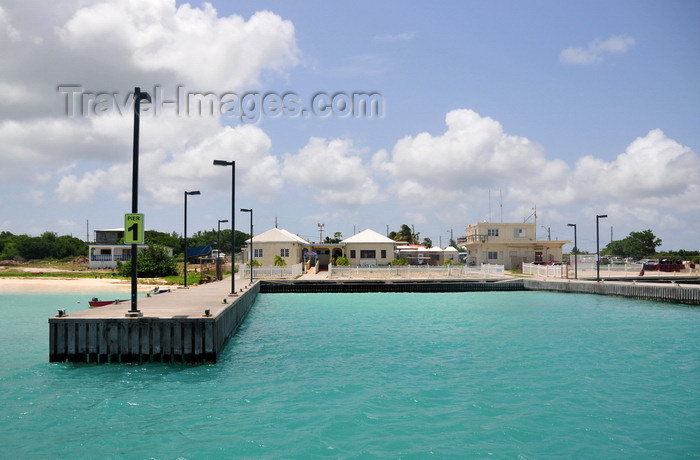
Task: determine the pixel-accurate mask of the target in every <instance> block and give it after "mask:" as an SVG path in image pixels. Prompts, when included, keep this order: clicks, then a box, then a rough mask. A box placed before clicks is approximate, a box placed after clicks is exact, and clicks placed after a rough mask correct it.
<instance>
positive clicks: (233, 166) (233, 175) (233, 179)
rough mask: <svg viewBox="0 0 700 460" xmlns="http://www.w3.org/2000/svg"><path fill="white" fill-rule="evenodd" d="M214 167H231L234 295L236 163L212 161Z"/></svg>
mask: <svg viewBox="0 0 700 460" xmlns="http://www.w3.org/2000/svg"><path fill="white" fill-rule="evenodd" d="M214 165H215V166H231V293H230V294H229V295H236V284H235V283H236V280H235V279H234V278H235V277H236V271H235V269H234V268H235V266H234V263H235V259H236V162H235V161H225V160H214Z"/></svg>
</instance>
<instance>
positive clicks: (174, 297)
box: [69, 278, 250, 319]
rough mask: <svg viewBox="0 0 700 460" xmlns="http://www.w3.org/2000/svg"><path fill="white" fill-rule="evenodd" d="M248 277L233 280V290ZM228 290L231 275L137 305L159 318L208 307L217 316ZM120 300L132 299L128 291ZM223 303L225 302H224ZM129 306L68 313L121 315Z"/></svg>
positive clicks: (200, 311) (74, 315)
mask: <svg viewBox="0 0 700 460" xmlns="http://www.w3.org/2000/svg"><path fill="white" fill-rule="evenodd" d="M249 285H250V280H247V279H246V280H240V279H236V280H235V288H236V293H237V294H238V293H240V292H241V289H243V290H244V291H245V290H246V289H247V288H248V287H249ZM230 292H231V278H225V279H223V280H222V281H215V282H213V283H207V284H200V285H194V286H189V287H188V288H187V289H185V288H175V289H173V290H171V291H170V292H165V293H163V294H158V295H154V296H151V297H139V298H138V302H137V308H138V310H139V311H140V312H141V313H142V315H143V316H144V317H158V318H176V317H179V318H182V317H201V316H202V315H203V314H204V310H205V309H206V308H208V309H209V310H210V313H211V314H212V315H213V316H216V315H218V314H219V313H220V312H221V311H222V310H223V309H224V308H226V307H227V306H228V305H229V304H230V303H231V301H232V300H234V299H235V297H233V296H229V294H230ZM121 298H122V299H131V297H130V294H129V293H127V294H125V295H124V296H122V297H121ZM224 302H226V303H224ZM130 309H131V300H129V301H127V302H120V303H118V304H112V305H106V306H104V307H96V308H90V309H89V310H82V311H78V312H72V313H69V316H70V317H71V318H86V319H89V318H124V317H125V314H126V312H128V311H129V310H130Z"/></svg>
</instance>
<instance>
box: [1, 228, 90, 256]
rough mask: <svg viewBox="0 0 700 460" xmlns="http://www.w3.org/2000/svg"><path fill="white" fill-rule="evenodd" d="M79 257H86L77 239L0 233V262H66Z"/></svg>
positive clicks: (82, 245)
mask: <svg viewBox="0 0 700 460" xmlns="http://www.w3.org/2000/svg"><path fill="white" fill-rule="evenodd" d="M79 256H87V246H86V245H85V243H84V242H83V241H82V240H80V239H79V238H74V237H72V236H68V235H63V236H58V234H56V233H54V232H44V233H42V234H41V236H34V237H32V236H28V235H13V234H12V233H10V232H2V233H0V260H17V261H24V260H33V259H53V260H67V259H73V258H75V257H79Z"/></svg>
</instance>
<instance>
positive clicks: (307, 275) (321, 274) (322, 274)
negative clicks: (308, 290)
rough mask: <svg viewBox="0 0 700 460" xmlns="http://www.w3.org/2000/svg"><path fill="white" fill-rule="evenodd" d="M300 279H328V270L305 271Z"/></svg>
mask: <svg viewBox="0 0 700 460" xmlns="http://www.w3.org/2000/svg"><path fill="white" fill-rule="evenodd" d="M299 279H300V280H327V279H328V272H327V271H322V272H318V273H305V274H303V275H301V276H300V277H299Z"/></svg>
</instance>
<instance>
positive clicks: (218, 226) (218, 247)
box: [216, 219, 233, 281]
mask: <svg viewBox="0 0 700 460" xmlns="http://www.w3.org/2000/svg"><path fill="white" fill-rule="evenodd" d="M222 222H224V223H225V222H228V219H219V221H218V222H217V224H216V250H217V251H219V252H218V253H217V254H216V272H217V274H218V275H220V276H221V277H220V278H218V279H219V281H221V280H222V279H223V273H221V270H220V269H221V264H220V263H219V259H220V258H221V223H222ZM231 276H233V273H231Z"/></svg>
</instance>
